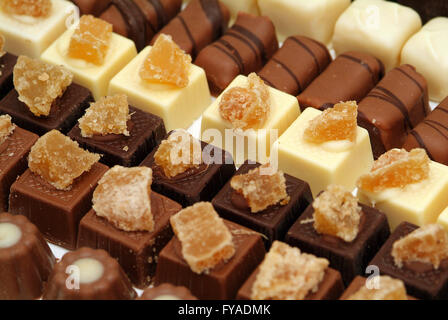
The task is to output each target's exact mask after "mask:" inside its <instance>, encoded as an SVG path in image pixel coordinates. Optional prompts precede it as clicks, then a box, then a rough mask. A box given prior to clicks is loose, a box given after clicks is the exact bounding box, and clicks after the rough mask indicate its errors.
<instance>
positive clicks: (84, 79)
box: [41, 27, 137, 100]
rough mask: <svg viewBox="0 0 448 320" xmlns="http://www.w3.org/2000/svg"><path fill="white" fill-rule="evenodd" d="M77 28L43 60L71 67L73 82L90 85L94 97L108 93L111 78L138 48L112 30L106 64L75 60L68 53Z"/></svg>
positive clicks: (61, 37) (46, 51)
mask: <svg viewBox="0 0 448 320" xmlns="http://www.w3.org/2000/svg"><path fill="white" fill-rule="evenodd" d="M74 31H75V28H74V27H72V28H70V29H69V30H67V31H66V32H64V33H63V34H62V35H61V36H60V37H59V38H58V39H57V40H56V41H55V42H53V44H52V45H51V46H50V47H49V48H48V49H47V50H45V51H44V53H43V54H42V56H41V59H42V60H43V61H46V62H48V63H52V64H56V65H63V66H65V67H66V68H67V69H68V70H70V71H71V72H72V73H73V75H74V79H73V81H74V82H76V83H77V84H79V85H81V86H84V87H86V88H88V89H89V90H90V91H91V92H92V94H93V97H94V98H95V100H98V99H99V98H101V97H103V96H105V95H107V89H108V86H109V82H110V80H111V79H112V78H113V76H115V75H116V74H117V73H118V72H119V71H120V70H121V69H123V68H124V66H126V64H127V63H128V62H129V61H131V60H132V59H133V58H134V57H135V56H136V55H137V50H136V48H135V44H134V42H133V41H132V40H129V39H127V38H125V37H122V36H120V35H118V34H116V33H112V37H111V40H110V46H109V49H108V51H107V54H106V57H105V59H104V63H103V64H102V65H96V64H93V63H90V62H87V61H85V60H83V59H74V58H71V57H69V56H68V55H67V52H68V47H69V45H70V39H71V37H72V34H73V32H74Z"/></svg>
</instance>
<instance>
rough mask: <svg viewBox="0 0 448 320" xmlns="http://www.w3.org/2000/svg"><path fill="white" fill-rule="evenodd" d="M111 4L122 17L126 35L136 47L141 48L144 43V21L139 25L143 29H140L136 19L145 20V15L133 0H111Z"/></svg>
mask: <svg viewBox="0 0 448 320" xmlns="http://www.w3.org/2000/svg"><path fill="white" fill-rule="evenodd" d="M113 4H115V5H116V7H117V9H118V10H119V11H120V13H121V15H122V16H123V17H124V20H125V22H126V29H127V32H128V35H130V36H131V38H132V39H133V40H134V41H135V45H136V47H137V49H138V50H140V49H142V48H143V47H144V46H145V44H146V39H145V35H146V30H145V29H146V23H142V26H141V27H142V28H143V30H140V27H139V23H138V19H140V21H141V22H145V21H146V17H145V16H144V15H143V13H142V11H141V10H140V8H139V7H138V6H137V5H136V4H135V3H134V1H124V0H115V1H113Z"/></svg>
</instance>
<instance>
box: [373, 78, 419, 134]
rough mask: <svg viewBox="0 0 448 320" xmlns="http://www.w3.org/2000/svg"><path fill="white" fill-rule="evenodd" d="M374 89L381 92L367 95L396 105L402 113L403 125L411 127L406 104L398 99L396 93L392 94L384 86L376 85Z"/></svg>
mask: <svg viewBox="0 0 448 320" xmlns="http://www.w3.org/2000/svg"><path fill="white" fill-rule="evenodd" d="M374 90H379V91H382V93H376V94H375V93H372V94H369V95H368V96H369V97H374V98H379V99H382V100H384V101H387V102H389V103H390V104H392V105H393V106H394V107H396V108H397V109H398V110H400V112H401V113H402V114H403V118H404V121H405V125H406V126H407V127H408V128H409V129H412V128H413V125H412V123H411V120H410V118H409V113H408V109H406V106H405V105H404V104H403V102H401V100H400V99H398V97H397V96H396V95H394V94H393V93H392V92H391V91H389V90H387V89H386V88H384V87H381V86H376V88H375V89H374ZM383 95H384V96H383Z"/></svg>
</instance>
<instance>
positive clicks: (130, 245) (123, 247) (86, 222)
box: [78, 192, 182, 289]
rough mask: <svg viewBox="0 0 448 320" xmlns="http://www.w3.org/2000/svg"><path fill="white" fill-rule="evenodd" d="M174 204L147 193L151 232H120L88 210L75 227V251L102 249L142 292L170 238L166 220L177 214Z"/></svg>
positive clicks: (178, 208) (153, 193) (170, 234)
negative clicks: (149, 206) (76, 247)
mask: <svg viewBox="0 0 448 320" xmlns="http://www.w3.org/2000/svg"><path fill="white" fill-rule="evenodd" d="M181 209H182V207H181V205H180V204H178V203H177V202H175V201H173V200H171V199H168V198H167V197H164V196H162V195H160V194H158V193H155V192H151V212H152V214H153V216H154V223H155V225H154V231H152V232H148V231H131V232H129V231H123V230H120V229H118V228H116V227H115V226H114V225H112V224H111V223H110V222H109V221H107V220H106V219H105V218H103V217H99V216H97V214H96V213H95V211H94V210H93V209H91V210H90V211H89V212H88V213H87V214H86V215H85V216H84V217H83V218H82V219H81V222H80V224H79V232H78V248H80V247H91V248H95V249H104V250H106V251H107V252H109V254H110V255H111V256H112V257H114V258H115V259H117V260H118V262H119V263H120V265H121V267H122V268H123V270H124V271H125V272H126V274H127V275H128V277H129V279H130V280H131V282H132V283H133V284H134V285H135V286H136V287H138V288H141V289H143V288H145V287H147V286H149V285H150V284H151V282H152V280H153V279H152V278H153V276H154V274H155V272H156V265H157V260H158V255H159V252H160V251H161V250H162V248H163V247H164V246H165V245H166V244H167V243H168V241H169V240H170V239H171V238H172V236H173V231H172V230H171V226H170V217H171V216H172V215H174V214H175V213H177V212H178V211H179V210H181Z"/></svg>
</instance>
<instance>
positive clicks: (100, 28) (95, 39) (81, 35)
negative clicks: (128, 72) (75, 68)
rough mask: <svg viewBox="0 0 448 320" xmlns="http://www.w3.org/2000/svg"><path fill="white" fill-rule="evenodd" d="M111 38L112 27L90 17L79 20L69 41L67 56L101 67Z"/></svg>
mask: <svg viewBox="0 0 448 320" xmlns="http://www.w3.org/2000/svg"><path fill="white" fill-rule="evenodd" d="M111 37H112V25H111V24H110V23H108V22H106V21H104V20H101V19H98V18H95V17H94V16H92V15H84V16H82V17H81V19H79V25H78V26H77V27H76V29H75V32H74V33H73V35H72V37H71V39H70V45H69V48H68V55H69V56H70V57H72V58H75V59H83V60H85V61H87V62H90V63H93V64H96V65H102V64H103V63H104V59H105V58H106V55H107V51H108V50H109V46H110V40H111Z"/></svg>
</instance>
